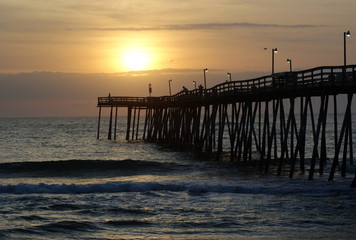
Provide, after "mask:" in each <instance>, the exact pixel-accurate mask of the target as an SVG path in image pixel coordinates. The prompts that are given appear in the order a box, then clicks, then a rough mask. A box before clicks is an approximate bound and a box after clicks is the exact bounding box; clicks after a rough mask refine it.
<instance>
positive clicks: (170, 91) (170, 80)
mask: <svg viewBox="0 0 356 240" xmlns="http://www.w3.org/2000/svg"><path fill="white" fill-rule="evenodd" d="M171 82H172V79H169V80H168V85H169V96H172V90H171Z"/></svg>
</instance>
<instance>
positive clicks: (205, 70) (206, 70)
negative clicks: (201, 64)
mask: <svg viewBox="0 0 356 240" xmlns="http://www.w3.org/2000/svg"><path fill="white" fill-rule="evenodd" d="M203 72H204V87H205V89H206V74H205V73H207V72H208V69H207V68H204V69H203Z"/></svg>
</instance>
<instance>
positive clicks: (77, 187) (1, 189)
mask: <svg viewBox="0 0 356 240" xmlns="http://www.w3.org/2000/svg"><path fill="white" fill-rule="evenodd" d="M303 185H304V184H301V185H299V184H298V185H296V184H276V185H274V184H271V185H253V184H251V185H244V184H243V185H237V184H234V183H229V182H222V183H220V182H218V181H160V182H135V181H117V182H105V183H95V184H45V183H39V184H26V183H19V184H9V185H0V194H4V193H8V194H42V193H50V194H85V193H120V192H150V191H171V192H189V193H196V194H203V193H241V194H312V193H318V194H328V193H330V192H333V191H334V190H337V191H338V192H339V191H342V192H343V191H352V192H355V191H356V190H354V189H353V190H352V189H350V188H349V187H347V186H344V187H343V188H342V189H340V186H339V185H338V186H332V185H329V186H325V185H324V184H323V185H324V186H321V185H319V184H318V185H315V184H311V185H312V186H309V187H306V186H305V185H304V186H303ZM307 186H308V185H307Z"/></svg>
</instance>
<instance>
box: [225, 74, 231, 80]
mask: <svg viewBox="0 0 356 240" xmlns="http://www.w3.org/2000/svg"><path fill="white" fill-rule="evenodd" d="M226 76H228V77H229V78H230V82H231V73H229V72H228V73H227V74H226Z"/></svg>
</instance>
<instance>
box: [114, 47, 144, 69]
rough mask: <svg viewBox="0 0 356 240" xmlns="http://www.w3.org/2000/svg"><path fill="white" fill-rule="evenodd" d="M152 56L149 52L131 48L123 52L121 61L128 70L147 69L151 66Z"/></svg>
mask: <svg viewBox="0 0 356 240" xmlns="http://www.w3.org/2000/svg"><path fill="white" fill-rule="evenodd" d="M149 62H150V57H149V54H148V53H147V52H144V51H140V50H131V51H128V52H126V53H124V54H123V56H122V59H121V63H122V65H123V66H122V67H123V68H124V69H125V70H127V71H140V70H146V69H147V68H148V67H149Z"/></svg>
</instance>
